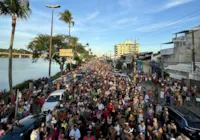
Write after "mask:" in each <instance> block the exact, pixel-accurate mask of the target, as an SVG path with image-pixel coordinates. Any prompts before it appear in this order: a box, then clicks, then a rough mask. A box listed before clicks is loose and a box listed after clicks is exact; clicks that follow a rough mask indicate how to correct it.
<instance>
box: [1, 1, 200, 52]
mask: <svg viewBox="0 0 200 140" xmlns="http://www.w3.org/2000/svg"><path fill="white" fill-rule="evenodd" d="M30 1H31V2H30V6H31V9H32V14H31V16H30V18H29V19H28V20H27V21H24V20H19V21H17V27H16V34H15V41H14V48H26V46H27V44H28V43H29V42H30V41H31V39H33V38H34V37H35V36H37V35H38V34H41V33H42V34H50V25H51V9H48V8H46V7H45V6H44V5H45V4H50V5H56V4H60V5H61V8H59V9H56V10H55V16H54V30H53V32H54V33H53V34H54V35H55V34H60V33H61V34H68V26H67V25H66V24H65V23H63V22H62V21H60V20H59V16H58V13H59V12H63V11H64V10H65V9H68V10H70V11H71V12H72V14H73V17H74V21H75V26H74V27H72V29H71V30H72V32H71V35H72V36H76V37H78V38H79V42H81V43H83V44H86V43H87V42H88V43H89V44H90V46H89V47H90V48H91V49H92V51H93V52H94V53H95V54H97V55H103V54H106V53H108V51H114V45H115V44H118V43H120V42H122V41H125V40H134V39H138V42H139V43H140V44H141V51H143V52H144V51H154V52H156V51H158V50H159V49H160V43H163V42H168V41H171V39H172V37H174V35H173V33H175V32H177V31H181V30H184V29H190V28H192V27H195V26H198V25H199V24H200V10H199V11H198V12H196V13H193V14H190V15H188V14H189V13H192V12H195V11H197V10H198V9H200V8H199V5H200V0H30ZM186 15H188V16H186ZM185 16H186V17H185ZM182 17H185V18H182ZM178 19H180V20H178ZM10 34H11V18H10V17H2V16H1V17H0V48H8V47H9V40H10ZM165 47H170V46H165Z"/></svg>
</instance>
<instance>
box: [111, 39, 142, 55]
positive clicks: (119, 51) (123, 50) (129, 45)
mask: <svg viewBox="0 0 200 140" xmlns="http://www.w3.org/2000/svg"><path fill="white" fill-rule="evenodd" d="M114 52H115V56H121V55H126V54H134V53H139V52H140V44H139V43H137V42H136V41H134V42H132V41H125V42H122V43H120V44H117V45H115V47H114Z"/></svg>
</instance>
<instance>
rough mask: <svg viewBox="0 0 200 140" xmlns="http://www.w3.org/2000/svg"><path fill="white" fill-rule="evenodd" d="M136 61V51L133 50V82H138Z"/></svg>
mask: <svg viewBox="0 0 200 140" xmlns="http://www.w3.org/2000/svg"><path fill="white" fill-rule="evenodd" d="M136 44H137V42H136V40H135V50H136ZM136 63H137V56H136V52H133V83H134V84H136V66H137V65H136Z"/></svg>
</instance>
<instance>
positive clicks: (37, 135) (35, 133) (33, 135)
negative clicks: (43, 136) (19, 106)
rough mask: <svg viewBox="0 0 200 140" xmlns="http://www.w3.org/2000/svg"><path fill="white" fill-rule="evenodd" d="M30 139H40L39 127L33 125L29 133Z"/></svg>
mask: <svg viewBox="0 0 200 140" xmlns="http://www.w3.org/2000/svg"><path fill="white" fill-rule="evenodd" d="M30 140H40V132H39V127H38V126H35V127H34V129H33V131H32V133H31V135H30Z"/></svg>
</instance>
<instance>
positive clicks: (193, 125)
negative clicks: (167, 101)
mask: <svg viewBox="0 0 200 140" xmlns="http://www.w3.org/2000/svg"><path fill="white" fill-rule="evenodd" d="M167 108H168V111H169V118H170V120H174V121H175V122H176V124H177V126H178V128H179V129H180V130H181V131H182V132H183V133H184V134H185V135H186V136H188V137H190V138H191V139H200V118H199V117H198V116H197V115H196V114H194V113H193V112H191V111H190V110H188V109H186V108H183V107H181V108H180V107H168V106H167Z"/></svg>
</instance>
